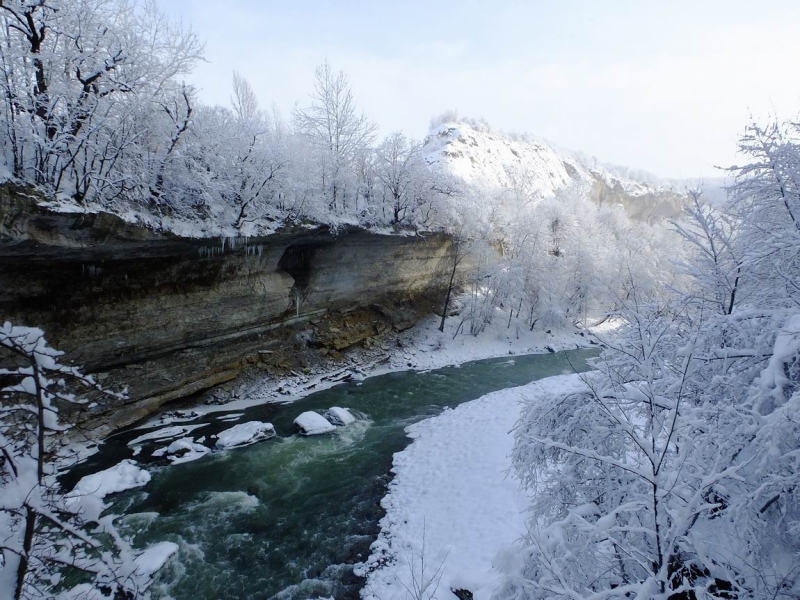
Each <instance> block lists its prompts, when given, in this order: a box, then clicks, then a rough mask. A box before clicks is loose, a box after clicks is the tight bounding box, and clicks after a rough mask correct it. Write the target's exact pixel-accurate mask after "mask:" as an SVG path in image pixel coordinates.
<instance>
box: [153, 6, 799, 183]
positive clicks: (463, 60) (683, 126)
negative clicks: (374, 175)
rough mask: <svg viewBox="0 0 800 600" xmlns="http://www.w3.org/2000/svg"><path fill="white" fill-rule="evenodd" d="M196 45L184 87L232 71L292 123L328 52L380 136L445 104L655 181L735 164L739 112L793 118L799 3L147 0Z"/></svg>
mask: <svg viewBox="0 0 800 600" xmlns="http://www.w3.org/2000/svg"><path fill="white" fill-rule="evenodd" d="M159 1H160V3H161V4H162V6H163V8H164V9H165V10H166V11H167V12H168V13H169V14H170V15H172V16H175V17H178V18H180V19H182V20H183V21H184V22H185V23H188V24H191V25H192V27H193V28H194V30H195V31H196V32H197V33H198V34H199V36H200V37H201V38H202V39H203V40H205V43H206V53H205V54H206V59H207V61H208V62H207V63H205V64H203V65H201V66H200V67H199V68H198V69H197V70H196V72H195V73H194V74H193V75H192V77H191V81H192V82H193V83H195V84H196V85H197V86H198V87H199V88H200V90H201V98H202V99H203V100H204V101H206V102H209V103H222V104H228V103H229V98H230V84H231V75H232V72H233V70H234V69H236V70H238V71H240V72H241V73H242V74H243V75H244V76H245V77H246V78H247V79H248V80H249V81H250V83H251V84H252V86H253V87H254V89H255V90H256V92H257V94H258V95H259V98H260V99H261V101H262V103H263V104H264V105H267V106H268V105H269V104H270V103H272V102H274V103H275V104H276V105H277V107H278V108H279V109H280V110H281V111H282V112H283V113H284V115H285V116H287V117H288V116H289V114H290V111H291V109H292V107H293V106H294V104H295V102H297V101H300V102H301V103H304V102H305V101H306V99H307V97H308V93H309V92H310V90H311V86H312V76H313V71H314V67H315V66H316V65H317V64H319V63H320V62H322V61H323V60H325V59H326V58H327V59H328V60H329V61H330V62H331V64H332V65H333V66H334V68H337V69H343V70H344V71H346V72H347V74H348V75H349V76H350V79H351V82H352V85H353V89H354V92H355V96H356V100H357V101H358V104H359V106H360V107H361V108H362V109H363V110H364V111H365V112H366V113H367V115H368V116H369V117H370V118H372V119H373V120H375V121H376V122H377V123H378V124H379V125H380V128H381V133H389V132H391V131H394V130H403V131H404V132H405V133H406V134H408V135H411V136H414V137H422V136H424V135H425V133H426V132H427V130H428V124H429V121H430V119H431V117H432V116H434V115H436V114H438V113H441V112H442V111H444V110H446V109H457V110H458V111H459V112H460V113H461V114H462V115H466V116H471V117H476V118H477V117H484V118H485V119H486V120H487V121H489V123H491V124H492V125H493V126H495V127H498V128H501V129H504V130H507V131H518V132H523V131H524V132H530V133H533V134H535V135H538V136H540V137H543V138H546V139H548V140H551V141H553V142H555V143H557V144H559V145H561V146H564V147H567V148H570V149H573V150H582V151H584V152H586V153H589V154H593V155H595V156H597V157H598V158H600V159H601V160H603V161H605V162H610V163H614V164H619V165H625V166H630V167H637V168H643V169H646V170H649V171H651V172H653V173H655V174H656V175H660V176H663V177H697V176H709V175H710V176H714V175H718V174H719V173H718V172H716V171H715V170H714V166H715V165H730V164H732V163H734V162H735V160H736V155H735V150H736V139H737V136H738V134H739V133H740V132H741V131H742V129H743V127H744V125H745V124H746V122H747V121H748V119H749V115H750V114H752V115H754V116H757V117H766V116H767V115H769V114H770V113H773V112H774V113H777V114H778V115H779V116H782V117H784V118H788V117H794V116H795V115H796V114H797V113H798V112H800V68H799V67H800V36H799V35H798V30H800V1H798V0H783V1H779V0H718V1H713V0H694V1H688V0H687V1H683V0H669V1H664V0H662V1H660V2H655V1H652V2H651V1H640V0H628V1H623V0H603V1H602V2H601V1H597V0H595V1H592V0H570V1H568V2H562V1H556V0H551V1H547V2H545V1H538V0H537V1H535V0H532V1H518V2H515V1H502V0H496V1H473V0H452V1H446V0H427V1H418V0H402V1H394V2H388V1H379V0H375V1H372V2H367V1H362V2H357V1H355V0H352V1H351V0H336V1H333V0H330V1H322V0H318V1H314V0H282V1H278V0H224V1H221V0H159Z"/></svg>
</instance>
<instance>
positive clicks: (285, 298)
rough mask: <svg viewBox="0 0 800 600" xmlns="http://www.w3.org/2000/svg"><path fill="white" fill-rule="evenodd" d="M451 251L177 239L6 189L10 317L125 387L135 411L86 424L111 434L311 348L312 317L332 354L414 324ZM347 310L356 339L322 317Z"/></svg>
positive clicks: (373, 241)
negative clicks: (258, 364) (288, 350)
mask: <svg viewBox="0 0 800 600" xmlns="http://www.w3.org/2000/svg"><path fill="white" fill-rule="evenodd" d="M450 250H451V246H450V241H449V240H448V239H447V238H446V237H445V236H442V235H429V236H425V237H419V236H399V235H397V236H393V235H376V234H373V233H370V232H367V231H363V230H359V229H347V230H344V231H339V232H332V231H330V230H328V229H327V228H316V229H307V228H296V229H293V230H286V231H282V232H280V233H277V234H275V235H271V236H268V237H264V238H250V239H246V240H245V239H242V238H235V239H223V240H220V239H190V238H181V237H178V236H175V235H171V234H162V233H157V232H153V231H151V230H148V229H144V228H139V227H136V226H135V225H131V224H128V223H125V222H123V221H122V220H120V219H118V218H117V217H114V216H112V215H109V214H104V213H98V214H82V213H54V212H49V211H47V210H45V209H42V208H40V207H38V206H37V205H36V203H35V201H34V200H32V199H31V198H29V197H26V196H25V194H24V193H23V190H20V189H15V188H13V187H9V186H4V187H0V318H2V319H6V320H8V319H10V320H12V321H13V322H15V323H18V324H25V325H31V326H37V327H40V328H42V329H44V331H45V332H46V334H47V338H48V340H49V341H50V343H51V345H52V346H54V347H56V348H59V349H62V350H65V351H66V352H67V355H66V357H65V358H66V359H67V360H68V361H74V363H75V364H76V365H81V366H83V367H84V369H85V370H86V371H88V372H93V373H99V374H101V375H100V376H101V377H102V378H103V380H104V382H107V383H115V384H117V385H121V384H124V385H127V386H128V388H129V393H130V400H129V401H128V402H127V403H125V404H122V405H117V406H113V407H111V409H110V410H109V409H98V411H97V412H95V413H93V414H91V413H90V414H82V415H80V418H81V419H85V420H87V421H88V423H89V425H90V426H93V427H94V426H100V427H101V432H103V433H105V432H108V431H110V430H111V429H113V428H115V427H119V426H122V425H125V424H128V423H130V422H132V421H134V420H136V419H138V418H141V417H142V416H145V415H146V414H148V413H149V412H152V411H153V410H155V409H156V408H158V407H159V406H160V405H162V404H163V403H165V402H167V401H170V400H173V399H177V398H181V397H184V396H186V395H189V394H191V393H193V392H196V391H199V390H202V389H206V388H208V387H210V386H213V385H215V384H217V383H220V382H223V381H226V380H229V379H231V378H233V377H235V376H236V375H237V374H238V373H239V372H240V371H241V369H242V368H243V367H244V366H246V365H247V364H249V363H252V362H254V361H256V360H257V359H258V357H259V352H261V353H262V355H263V354H266V353H271V352H274V351H275V350H274V349H275V348H278V347H280V346H281V344H284V343H289V342H290V341H293V340H294V337H295V335H297V334H298V332H300V331H303V332H304V335H305V336H306V337H309V336H310V337H311V338H312V339H313V338H314V336H315V332H314V331H313V326H312V325H311V324H309V321H310V320H313V321H314V323H317V324H320V323H322V325H320V331H319V335H318V338H319V343H320V344H321V345H326V346H328V347H330V348H333V349H335V350H338V349H341V348H343V347H346V346H347V345H350V344H353V343H357V342H359V341H361V340H363V339H364V338H365V337H366V336H368V335H370V334H371V333H380V332H381V331H383V330H385V329H386V328H388V327H395V328H398V329H402V328H405V327H408V326H410V325H411V324H412V323H413V322H414V320H415V319H416V318H417V317H418V316H419V315H420V314H422V313H423V312H427V311H428V310H429V309H430V308H431V307H432V305H433V304H434V303H437V302H439V300H440V298H441V293H440V290H441V287H442V286H443V285H444V283H445V282H446V281H447V278H446V276H447V274H448V262H449V260H450ZM339 313H348V314H352V315H353V316H352V317H349V318H340V321H341V322H342V323H343V324H344V325H343V326H344V327H345V328H346V331H341V328H340V327H333V326H331V325H330V323H329V322H328V323H327V324H328V326H327V328H326V327H325V323H326V322H327V321H330V319H331V318H330V317H327V318H326V317H324V316H323V315H324V314H328V315H331V314H333V315H335V314H339ZM356 315H357V316H356ZM326 319H327V321H326ZM309 328H310V329H309ZM270 348H271V349H273V350H269V349H270Z"/></svg>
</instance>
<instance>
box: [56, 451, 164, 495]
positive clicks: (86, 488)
mask: <svg viewBox="0 0 800 600" xmlns="http://www.w3.org/2000/svg"><path fill="white" fill-rule="evenodd" d="M149 482H150V473H148V472H147V471H145V470H144V469H142V468H141V467H139V466H138V465H137V464H136V463H135V462H134V461H132V460H130V459H125V460H123V461H122V462H121V463H119V464H118V465H116V466H113V467H111V468H110V469H106V470H105V471H98V472H97V473H92V474H91V475H87V476H86V477H83V478H82V479H81V480H80V481H79V482H78V483H77V485H76V486H75V487H74V488H73V490H72V491H71V492H70V493H69V494H67V497H68V498H78V497H80V496H96V497H97V498H105V497H106V496H107V495H108V494H113V493H115V492H122V491H125V490H129V489H132V488H135V487H140V486H143V485H147V483H149Z"/></svg>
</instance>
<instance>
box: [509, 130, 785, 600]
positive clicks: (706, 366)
mask: <svg viewBox="0 0 800 600" xmlns="http://www.w3.org/2000/svg"><path fill="white" fill-rule="evenodd" d="M792 131H793V129H792V126H787V127H786V128H778V127H770V128H764V129H761V128H756V129H755V130H751V131H750V132H748V134H747V136H746V137H745V138H744V140H743V145H744V147H745V149H747V150H748V151H749V155H750V157H751V159H752V160H753V162H752V163H751V164H749V165H746V166H744V167H739V168H737V169H736V171H737V173H738V179H737V181H736V183H735V185H734V186H733V188H732V189H731V195H732V200H733V204H732V206H730V207H727V208H724V209H723V210H712V209H710V208H708V207H706V206H704V205H703V204H702V202H701V200H700V198H699V196H698V195H696V194H695V195H694V196H693V198H692V204H691V205H690V206H689V207H688V212H689V216H690V217H691V220H689V221H685V222H682V223H680V224H678V226H677V229H678V231H679V233H681V234H682V235H683V236H684V238H685V239H686V241H687V243H688V246H689V248H690V249H692V254H691V255H690V257H689V258H688V259H687V260H686V261H683V272H684V277H685V279H684V280H683V283H685V284H686V285H685V287H684V289H683V290H681V289H679V287H680V286H678V285H675V283H676V282H675V281H673V282H671V285H670V290H671V292H672V293H671V297H667V299H665V294H664V292H663V291H659V290H658V288H657V287H654V286H652V285H651V284H647V285H644V286H640V285H639V283H638V282H639V281H640V280H641V278H642V274H646V270H640V269H632V270H630V271H629V277H628V281H627V282H625V284H624V285H622V286H621V288H620V290H621V291H622V292H623V293H622V294H618V295H617V301H616V304H617V309H616V311H615V312H614V315H615V316H616V317H618V318H620V319H622V321H623V322H624V324H625V325H624V328H623V332H622V334H621V335H620V336H619V337H618V338H617V339H615V340H603V341H604V342H605V343H606V345H607V346H608V348H607V349H606V350H605V351H604V353H603V354H602V356H601V357H600V358H599V359H598V360H597V361H596V362H595V365H594V366H595V368H596V371H595V372H594V373H592V374H590V375H587V376H586V377H584V380H583V382H582V383H581V382H579V383H577V384H576V386H575V388H574V389H573V390H571V391H570V392H568V393H566V392H565V393H563V394H553V395H550V396H540V397H537V398H531V399H529V402H528V406H527V409H526V411H525V413H524V414H523V416H522V418H521V420H520V423H519V426H518V429H517V433H516V446H515V451H514V463H515V467H516V471H517V474H518V475H519V477H520V479H521V480H522V481H523V483H525V484H526V485H527V486H528V487H530V488H531V490H532V491H533V492H534V494H533V497H534V500H533V503H532V506H531V522H530V534H529V535H528V536H527V538H526V540H525V545H524V548H523V549H522V553H521V561H519V562H518V563H516V564H515V565H508V571H509V577H508V578H507V580H506V582H505V584H504V586H503V588H502V589H501V590H500V591H499V592H498V597H499V598H537V599H538V598H571V599H573V598H615V597H619V598H630V597H638V598H653V599H664V600H677V599H695V598H753V599H755V598H766V597H770V598H795V597H797V596H798V594H800V588H799V587H798V581H800V577H798V576H799V575H800V502H799V500H800V498H798V490H800V479H798V478H799V477H800V475H798V473H799V472H800V471H798V466H800V465H798V448H800V428H798V426H797V418H796V416H797V414H800V413H798V410H800V311H798V308H799V307H800V304H798V303H797V302H796V298H797V296H796V290H795V287H794V285H793V283H792V282H793V281H796V280H797V279H796V278H797V276H798V271H797V256H798V255H800V237H797V236H796V233H795V232H796V231H797V227H796V225H795V221H794V217H793V215H794V212H795V211H794V206H795V205H794V204H793V203H794V202H795V198H794V196H793V195H792V191H791V190H792V189H793V188H792V184H790V183H789V182H790V181H792V180H793V178H794V177H795V175H796V173H797V166H796V165H798V164H800V161H798V160H797V159H798V157H800V152H798V148H800V145H798V144H797V142H796V139H795V138H794V137H793V135H794V134H792ZM793 278H794V279H793ZM678 283H680V281H678Z"/></svg>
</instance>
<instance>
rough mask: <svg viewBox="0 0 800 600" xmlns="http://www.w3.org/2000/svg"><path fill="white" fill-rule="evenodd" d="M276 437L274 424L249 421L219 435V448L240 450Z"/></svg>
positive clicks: (217, 444)
mask: <svg viewBox="0 0 800 600" xmlns="http://www.w3.org/2000/svg"><path fill="white" fill-rule="evenodd" d="M271 437H275V428H274V427H273V426H272V423H264V422H262V421H248V422H247V423H240V424H239V425H234V426H233V427H231V428H230V429H226V430H225V431H223V432H222V433H220V434H219V435H217V443H216V446H217V448H238V447H240V446H249V445H250V444H255V443H256V442H260V441H262V440H268V439H269V438H271Z"/></svg>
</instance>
